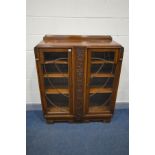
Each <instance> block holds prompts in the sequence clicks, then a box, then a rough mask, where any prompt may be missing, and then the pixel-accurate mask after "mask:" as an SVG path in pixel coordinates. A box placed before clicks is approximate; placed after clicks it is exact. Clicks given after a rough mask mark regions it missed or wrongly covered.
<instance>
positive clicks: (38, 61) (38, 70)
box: [34, 48, 47, 114]
mask: <svg viewBox="0 0 155 155" xmlns="http://www.w3.org/2000/svg"><path fill="white" fill-rule="evenodd" d="M34 52H35V60H36V69H37V75H38V83H39V90H40V97H41V105H42V110H43V113H44V114H45V113H46V108H47V106H46V100H45V94H44V93H45V90H44V84H43V80H42V77H43V75H42V71H41V65H40V54H39V49H38V48H35V49H34Z"/></svg>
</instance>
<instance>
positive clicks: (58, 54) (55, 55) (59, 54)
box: [44, 52, 68, 61]
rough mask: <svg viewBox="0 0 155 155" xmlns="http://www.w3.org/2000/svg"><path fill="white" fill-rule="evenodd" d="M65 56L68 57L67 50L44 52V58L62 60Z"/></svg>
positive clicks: (46, 59)
mask: <svg viewBox="0 0 155 155" xmlns="http://www.w3.org/2000/svg"><path fill="white" fill-rule="evenodd" d="M63 58H65V59H67V58H68V53H67V52H44V60H45V61H49V60H62V59H63Z"/></svg>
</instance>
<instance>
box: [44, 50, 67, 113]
mask: <svg viewBox="0 0 155 155" xmlns="http://www.w3.org/2000/svg"><path fill="white" fill-rule="evenodd" d="M43 54H44V62H45V63H44V64H42V70H43V74H44V85H45V91H46V101H47V106H48V110H49V111H50V112H52V113H54V112H69V80H68V79H69V75H68V74H69V73H68V72H69V67H68V64H69V63H68V60H69V58H68V56H69V55H68V53H67V52H44V53H43Z"/></svg>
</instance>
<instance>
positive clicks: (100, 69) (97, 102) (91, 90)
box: [85, 49, 118, 114]
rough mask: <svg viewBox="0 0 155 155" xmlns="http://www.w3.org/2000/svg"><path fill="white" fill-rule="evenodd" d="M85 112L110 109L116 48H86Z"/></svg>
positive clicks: (101, 111) (99, 112) (90, 112)
mask: <svg viewBox="0 0 155 155" xmlns="http://www.w3.org/2000/svg"><path fill="white" fill-rule="evenodd" d="M87 52H88V55H87V59H88V63H87V64H88V66H87V75H88V76H87V82H86V83H87V85H86V91H87V93H86V106H85V113H86V114H93V113H94V114H103V112H104V113H105V111H106V110H109V111H110V109H111V101H112V96H113V85H114V77H115V69H116V65H117V62H118V50H117V49H88V51H87Z"/></svg>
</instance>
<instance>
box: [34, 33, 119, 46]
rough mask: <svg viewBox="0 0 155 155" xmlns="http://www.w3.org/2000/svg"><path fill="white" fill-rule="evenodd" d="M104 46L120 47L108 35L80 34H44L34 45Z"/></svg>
mask: <svg viewBox="0 0 155 155" xmlns="http://www.w3.org/2000/svg"><path fill="white" fill-rule="evenodd" d="M69 46H85V47H91V48H95V47H104V48H111V47H112V48H121V45H120V44H118V43H117V42H115V41H113V40H112V37H111V36H109V35H99V36H80V35H45V36H44V38H43V40H42V41H41V42H40V43H39V44H38V45H37V46H36V47H39V48H44V47H47V48H48V47H49V48H50V47H51V48H52V47H69Z"/></svg>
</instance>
